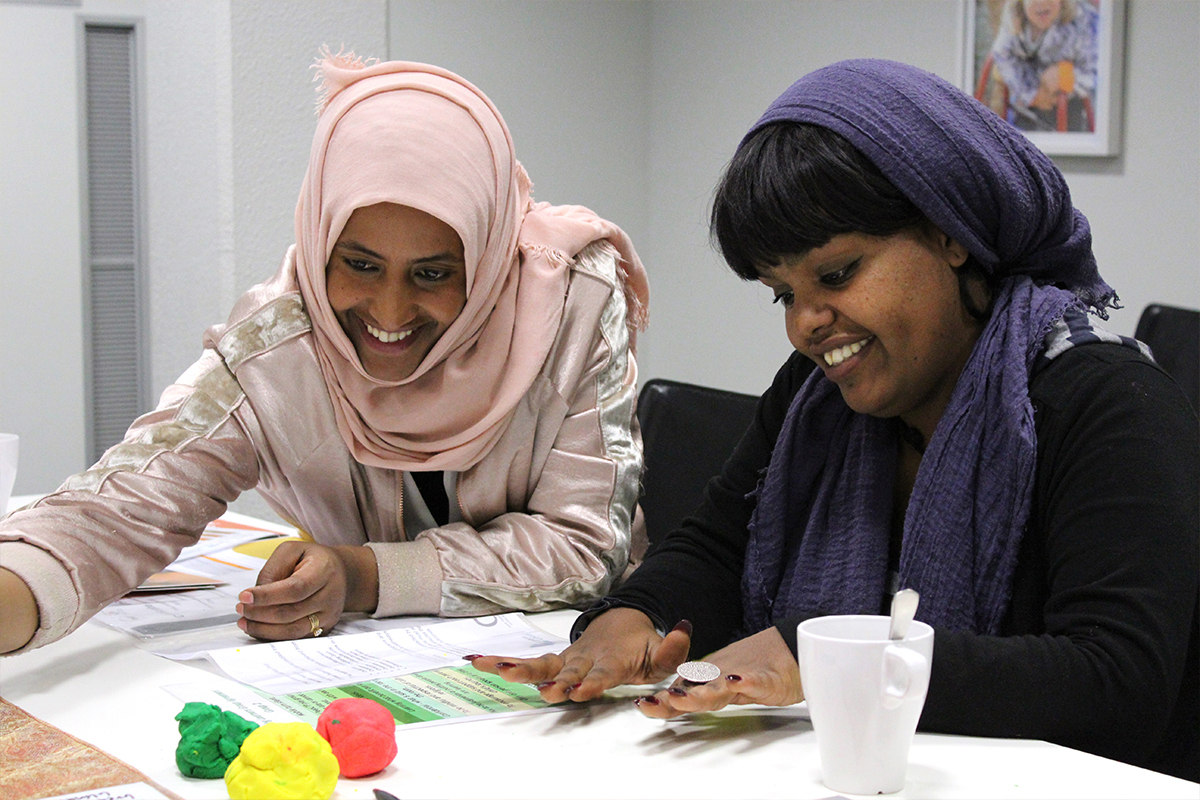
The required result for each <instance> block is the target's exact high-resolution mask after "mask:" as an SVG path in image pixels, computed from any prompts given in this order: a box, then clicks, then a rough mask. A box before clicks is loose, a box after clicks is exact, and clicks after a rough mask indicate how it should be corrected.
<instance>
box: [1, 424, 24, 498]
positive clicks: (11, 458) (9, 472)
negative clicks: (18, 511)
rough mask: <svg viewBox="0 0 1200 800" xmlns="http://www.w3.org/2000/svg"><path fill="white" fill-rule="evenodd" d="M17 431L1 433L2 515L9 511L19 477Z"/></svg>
mask: <svg viewBox="0 0 1200 800" xmlns="http://www.w3.org/2000/svg"><path fill="white" fill-rule="evenodd" d="M19 441H20V439H19V438H18V437H17V435H16V434H15V433H0V517H3V516H4V515H5V514H6V513H8V498H9V497H11V496H12V488H13V482H14V481H15V480H16V479H17V450H18V448H17V444H18V442H19Z"/></svg>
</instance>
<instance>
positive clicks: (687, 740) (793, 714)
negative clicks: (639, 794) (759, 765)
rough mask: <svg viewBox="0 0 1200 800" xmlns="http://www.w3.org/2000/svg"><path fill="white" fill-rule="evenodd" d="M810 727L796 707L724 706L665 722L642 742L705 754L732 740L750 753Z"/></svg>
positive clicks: (655, 748)
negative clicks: (746, 707) (726, 707)
mask: <svg viewBox="0 0 1200 800" xmlns="http://www.w3.org/2000/svg"><path fill="white" fill-rule="evenodd" d="M812 729H813V727H812V722H810V721H809V719H808V717H807V715H805V714H804V713H803V712H800V711H798V710H797V709H795V708H765V707H762V708H759V707H756V708H750V709H725V710H723V711H717V712H713V713H706V714H691V715H688V716H686V717H681V718H680V719H678V720H674V721H670V722H667V723H666V724H664V726H663V727H662V728H661V729H659V730H658V731H656V732H655V733H654V734H653V735H651V736H647V737H645V738H644V739H643V740H642V745H643V746H644V747H645V748H646V749H647V751H648V752H650V753H670V754H673V755H678V756H696V755H704V754H706V753H707V752H708V751H709V750H711V749H712V748H713V747H719V746H727V745H731V744H735V745H738V747H737V752H738V753H750V752H753V751H754V750H757V749H758V748H760V747H765V746H767V745H770V744H772V743H774V742H777V741H779V740H781V739H785V738H790V737H793V736H796V735H798V734H802V733H810V732H811V731H812Z"/></svg>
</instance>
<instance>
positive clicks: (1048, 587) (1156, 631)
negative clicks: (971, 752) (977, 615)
mask: <svg viewBox="0 0 1200 800" xmlns="http://www.w3.org/2000/svg"><path fill="white" fill-rule="evenodd" d="M1106 351H1107V353H1106ZM1113 351H1118V352H1121V353H1123V352H1124V351H1122V349H1121V348H1116V347H1113V346H1108V345H1088V346H1085V347H1079V348H1076V349H1075V350H1072V351H1068V352H1067V353H1065V354H1064V355H1062V356H1060V357H1059V359H1056V362H1052V364H1051V366H1050V367H1048V368H1047V369H1046V372H1045V373H1044V374H1048V373H1049V372H1050V371H1051V370H1052V369H1053V368H1054V365H1055V363H1057V361H1058V360H1062V361H1063V367H1064V371H1063V372H1061V373H1059V375H1058V377H1056V378H1055V379H1054V380H1055V384H1054V389H1053V391H1049V390H1047V391H1043V392H1040V394H1041V397H1042V398H1043V399H1042V400H1039V392H1036V391H1034V392H1031V395H1032V397H1033V399H1034V408H1035V410H1036V415H1037V422H1038V449H1039V467H1038V470H1039V474H1038V478H1037V490H1036V492H1037V494H1036V495H1035V497H1034V510H1033V513H1032V516H1031V520H1030V524H1029V526H1028V530H1027V532H1026V540H1027V542H1023V544H1022V551H1021V556H1020V558H1021V559H1022V560H1024V561H1025V562H1026V563H1025V564H1024V565H1022V564H1020V563H1019V564H1018V570H1019V571H1021V572H1024V573H1025V575H1026V579H1025V580H1024V581H1023V582H1022V581H1017V582H1014V595H1013V600H1012V606H1011V610H1010V620H1009V622H1008V625H1009V627H1010V634H1011V635H1005V636H991V637H989V636H977V635H974V634H969V633H952V632H949V631H943V630H938V631H937V632H936V638H935V644H934V658H933V665H932V673H931V678H930V684H929V695H928V698H927V700H926V704H925V709H924V713H923V716H922V718H921V725H922V727H923V728H925V729H927V730H935V731H942V732H949V733H962V734H968V735H975V736H1002V737H1019V738H1033V739H1045V740H1049V741H1052V742H1056V743H1059V744H1064V745H1067V746H1070V747H1075V748H1078V749H1082V750H1087V751H1090V752H1093V753H1098V754H1100V755H1106V756H1108V757H1110V758H1117V759H1120V760H1122V761H1129V762H1132V763H1137V764H1141V765H1143V766H1149V767H1150V768H1163V769H1164V771H1166V770H1167V767H1168V766H1169V765H1165V764H1164V763H1163V761H1162V759H1163V750H1162V749H1163V748H1164V747H1166V748H1167V749H1171V748H1174V747H1181V748H1182V747H1185V746H1187V744H1188V742H1187V741H1186V740H1188V739H1190V747H1191V748H1192V753H1193V755H1192V758H1193V759H1194V753H1195V742H1196V731H1197V722H1196V684H1197V673H1196V661H1195V658H1196V656H1195V648H1196V640H1197V630H1198V629H1197V618H1196V613H1197V582H1198V577H1197V576H1198V575H1200V540H1198V537H1197V530H1198V529H1200V512H1198V510H1197V505H1198V502H1200V501H1198V491H1197V486H1198V485H1200V474H1198V462H1200V444H1198V443H1197V422H1196V417H1195V415H1194V412H1192V411H1191V409H1190V408H1189V406H1188V402H1187V400H1186V399H1185V398H1184V396H1183V394H1182V392H1181V391H1180V390H1179V389H1178V387H1177V386H1175V385H1174V384H1173V383H1172V382H1171V380H1170V378H1168V377H1167V376H1166V375H1165V374H1164V373H1163V372H1162V371H1161V370H1159V369H1158V368H1157V367H1155V366H1154V365H1152V364H1150V363H1149V362H1145V361H1141V360H1136V357H1135V356H1125V355H1123V354H1122V355H1117V356H1113V355H1111V354H1112V352H1113ZM1069 360H1073V362H1074V364H1075V366H1074V367H1073V368H1072V369H1071V370H1070V371H1065V370H1066V367H1067V362H1068V361H1069ZM1110 361H1111V362H1113V363H1108V362H1110ZM1047 380H1049V378H1047ZM1037 386H1038V382H1037V381H1036V380H1035V383H1034V384H1033V388H1034V389H1036V388H1037ZM1047 389H1049V387H1047ZM1026 544H1028V545H1029V546H1026ZM1034 583H1036V584H1037V585H1033V584H1034ZM1189 650H1190V654H1189ZM1170 739H1176V740H1177V741H1176V742H1174V743H1172V742H1169V741H1168V740H1170ZM1156 751H1158V753H1157V755H1156ZM1168 758H1169V757H1168ZM1176 769H1177V766H1176ZM1195 771H1196V764H1195V763H1194V761H1193V763H1192V764H1191V772H1192V777H1191V779H1193V780H1194V779H1195Z"/></svg>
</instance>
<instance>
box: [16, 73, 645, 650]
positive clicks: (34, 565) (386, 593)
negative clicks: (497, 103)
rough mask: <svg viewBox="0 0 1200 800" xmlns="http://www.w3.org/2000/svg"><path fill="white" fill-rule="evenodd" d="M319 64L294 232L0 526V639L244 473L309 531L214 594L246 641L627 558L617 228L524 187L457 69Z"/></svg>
mask: <svg viewBox="0 0 1200 800" xmlns="http://www.w3.org/2000/svg"><path fill="white" fill-rule="evenodd" d="M320 67H321V71H322V77H323V79H324V81H323V95H322V100H321V110H320V116H319V119H318V123H317V130H316V134H315V136H314V139H313V147H312V153H311V157H310V160H309V165H308V171H307V174H306V175H305V178H304V183H303V185H302V187H301V192H300V199H299V202H298V203H297V206H296V220H295V225H296V244H295V245H294V246H293V247H292V248H290V249H289V251H288V253H287V256H286V258H285V259H284V262H283V265H282V267H281V268H280V269H279V271H278V272H277V273H276V274H275V275H274V277H272V278H271V279H270V280H269V281H267V282H265V283H263V284H260V285H258V286H255V287H254V288H252V289H251V290H250V291H248V292H247V293H246V294H245V296H243V297H242V299H241V300H240V301H239V302H238V303H237V305H236V306H235V307H234V310H233V312H232V314H231V315H230V318H229V321H228V322H227V323H226V324H225V325H218V326H214V327H213V328H211V329H210V330H209V331H208V332H207V334H206V335H205V338H204V344H205V351H204V354H203V356H202V357H201V358H200V360H199V361H198V362H196V364H194V365H193V366H192V367H191V368H190V369H189V370H188V371H187V372H186V373H185V374H184V375H183V376H182V377H181V378H180V379H179V381H178V382H177V383H176V384H175V385H173V386H171V387H169V388H168V389H167V390H166V391H165V392H164V394H163V396H162V399H161V401H160V403H159V406H158V408H157V409H156V410H154V411H153V412H151V413H149V414H147V415H145V416H143V417H142V418H140V419H139V420H137V421H136V422H135V423H134V425H133V426H132V427H131V428H130V430H129V432H128V433H127V435H126V437H125V440H124V441H123V442H122V443H121V444H118V445H117V446H115V447H113V448H112V449H110V450H109V451H108V452H107V453H105V455H104V456H103V458H101V460H100V461H99V462H98V463H97V464H96V465H95V466H93V467H92V468H91V469H89V470H87V471H85V472H83V473H81V474H79V475H75V476H73V477H72V478H70V479H68V480H67V481H66V482H65V483H64V484H63V485H62V486H61V487H60V488H59V489H58V490H57V491H56V492H54V493H52V494H50V495H48V496H47V497H46V498H44V499H42V500H39V501H38V502H36V503H34V504H33V505H32V506H29V507H27V508H25V509H23V510H21V511H18V512H14V513H13V514H11V515H9V516H8V517H7V518H5V519H4V520H2V521H0V563H2V564H3V568H0V599H2V600H3V605H4V608H5V614H4V617H3V618H0V652H9V651H14V650H17V649H20V650H26V649H32V648H34V647H38V646H40V645H43V644H46V643H48V642H51V641H54V640H55V639H58V638H60V637H61V636H63V635H65V634H67V633H69V632H70V631H72V630H74V629H75V628H76V627H78V626H79V625H80V624H82V623H83V622H84V621H86V620H87V619H88V618H89V617H90V616H92V615H93V614H94V613H96V612H97V611H98V610H100V609H101V608H102V607H103V606H104V605H105V604H107V603H109V602H111V601H112V600H114V599H116V598H117V597H120V596H121V595H122V594H124V593H125V592H127V591H129V590H130V589H131V588H133V587H134V586H137V585H138V584H139V583H141V581H143V580H144V579H145V578H146V577H147V576H149V575H150V574H152V573H154V572H156V571H157V570H159V569H161V568H162V567H163V566H164V565H166V564H167V563H169V562H170V561H172V560H173V559H174V557H175V556H176V555H177V554H178V553H179V551H180V549H181V548H183V547H184V546H186V545H188V544H192V543H193V542H195V541H196V540H197V538H198V537H199V535H200V532H201V531H202V530H203V528H204V526H205V525H206V524H207V523H208V522H209V521H211V520H213V519H215V518H216V517H218V516H219V515H220V514H221V513H222V512H224V510H225V508H226V505H227V504H228V503H229V502H230V501H232V500H233V499H234V498H235V497H237V495H238V494H240V493H241V492H243V491H246V490H248V489H251V488H257V489H258V491H259V492H260V493H261V494H262V495H263V496H264V497H265V498H266V499H267V500H268V502H269V503H270V504H271V506H272V507H273V508H274V509H276V510H277V511H278V513H279V514H280V515H281V516H283V517H284V518H285V519H288V520H290V521H292V522H294V523H295V524H296V525H297V526H298V527H299V528H300V529H301V530H302V531H304V532H306V533H307V534H308V537H307V538H309V539H311V541H303V542H295V543H290V544H285V545H283V546H281V547H280V548H278V549H277V550H276V551H275V553H274V554H273V555H272V557H271V558H270V560H269V561H268V562H267V564H266V566H265V567H264V568H263V570H262V572H261V574H260V576H259V579H258V585H257V586H255V587H254V588H252V589H249V590H247V591H245V592H243V593H242V595H241V597H240V598H239V600H240V602H239V603H238V606H237V612H238V613H239V614H240V615H241V619H240V620H239V622H238V625H239V627H241V628H242V629H243V630H245V631H246V632H247V633H249V634H251V635H253V636H256V637H259V638H263V639H295V638H301V637H307V636H319V635H321V634H322V633H323V632H324V631H327V630H329V629H331V628H333V627H334V625H335V624H337V622H338V619H339V618H340V616H341V615H342V613H344V612H347V611H362V612H369V613H372V614H374V615H376V616H392V615H399V614H438V615H444V616H469V615H477V614H490V613H494V612H497V611H503V610H510V609H522V610H529V611H536V610H542V609H548V608H555V607H561V606H565V605H575V604H580V603H587V602H589V601H591V600H592V599H594V598H596V597H600V596H603V595H604V594H605V593H606V592H607V591H608V590H609V589H610V588H611V587H612V586H613V585H614V583H615V582H616V581H617V579H618V578H619V577H620V576H621V574H622V572H623V571H624V570H625V569H626V567H627V565H628V564H629V563H630V558H631V551H633V550H635V549H636V548H635V547H634V544H633V540H634V538H635V537H634V534H633V516H634V509H635V504H636V500H637V487H638V477H639V474H640V470H641V453H640V443H639V441H638V438H637V434H636V429H635V423H634V413H633V412H634V403H635V397H636V379H637V366H636V363H635V361H634V357H633V344H634V337H635V333H636V331H637V330H638V329H639V328H641V327H642V326H643V324H644V322H645V316H646V307H647V302H648V288H647V282H646V275H645V272H644V270H643V268H642V266H641V263H640V262H639V260H638V258H637V255H636V254H635V252H634V250H633V247H632V245H631V243H630V242H629V239H628V237H626V236H625V234H624V233H623V232H622V231H621V230H620V229H619V228H618V227H616V226H615V225H613V224H612V223H609V222H606V221H605V220H602V219H599V218H598V217H596V216H595V215H594V214H593V213H592V212H590V211H588V210H587V209H584V208H582V207H579V206H558V207H553V206H549V205H548V204H546V203H533V202H532V200H531V198H530V182H529V179H528V177H527V176H526V174H525V171H524V169H523V168H522V167H521V165H520V163H519V162H518V161H517V160H516V158H515V156H514V153H513V148H512V140H511V138H510V136H509V133H508V129H507V127H506V126H505V124H504V121H503V119H502V118H501V117H500V114H499V112H498V111H497V110H496V108H495V107H494V106H493V105H492V103H491V102H490V101H489V100H488V99H487V98H486V97H485V96H484V95H483V94H482V93H481V92H480V91H479V90H478V89H476V88H475V87H474V86H472V85H471V84H469V83H468V82H466V81H464V80H463V79H462V78H460V77H458V76H457V75H454V74H452V73H450V72H447V71H445V70H442V69H439V68H437V67H433V66H428V65H424V64H414V63H406V62H386V63H364V62H363V61H361V60H358V59H355V58H354V57H353V56H349V57H346V56H331V55H329V54H328V53H326V54H325V57H324V58H323V59H322V61H321V64H320Z"/></svg>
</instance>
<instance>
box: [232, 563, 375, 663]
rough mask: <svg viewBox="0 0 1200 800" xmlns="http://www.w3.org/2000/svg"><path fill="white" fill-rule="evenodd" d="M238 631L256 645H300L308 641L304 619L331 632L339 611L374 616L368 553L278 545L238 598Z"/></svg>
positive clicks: (309, 627) (372, 571)
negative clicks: (311, 618)
mask: <svg viewBox="0 0 1200 800" xmlns="http://www.w3.org/2000/svg"><path fill="white" fill-rule="evenodd" d="M238 600H239V601H240V602H239V603H238V604H237V613H239V614H241V615H242V618H241V619H239V620H238V623H237V624H238V627H239V628H241V629H242V630H243V631H245V632H246V633H248V634H250V635H251V636H253V637H255V638H256V639H269V640H282V639H302V638H305V637H307V636H311V635H312V629H313V625H312V623H311V622H310V621H309V618H308V617H309V615H310V614H315V615H316V616H317V620H318V625H319V627H320V628H322V629H323V630H325V631H328V630H331V629H332V628H333V626H334V625H336V624H337V622H338V620H339V619H341V616H342V613H343V612H345V611H367V612H370V611H374V610H375V606H376V604H377V603H378V602H379V573H378V568H377V566H376V564H375V554H374V552H373V551H372V550H371V548H369V547H356V546H338V547H329V546H326V545H321V544H316V543H315V542H284V543H283V544H281V545H279V547H277V548H275V552H273V553H271V557H270V558H269V559H267V563H266V565H265V566H264V567H263V568H262V570H261V571H260V572H259V573H258V582H257V585H256V586H255V587H254V588H253V589H247V590H246V591H244V592H242V593H241V594H240V595H239V596H238Z"/></svg>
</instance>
